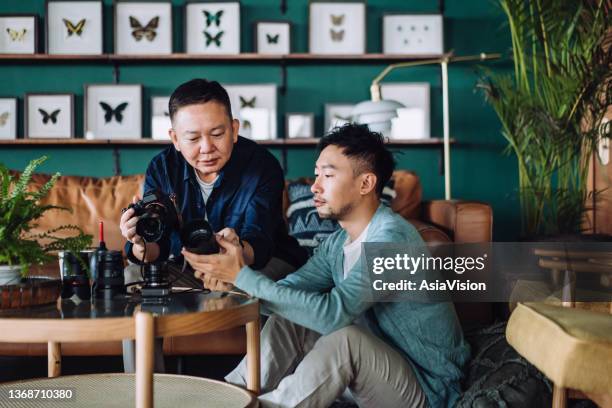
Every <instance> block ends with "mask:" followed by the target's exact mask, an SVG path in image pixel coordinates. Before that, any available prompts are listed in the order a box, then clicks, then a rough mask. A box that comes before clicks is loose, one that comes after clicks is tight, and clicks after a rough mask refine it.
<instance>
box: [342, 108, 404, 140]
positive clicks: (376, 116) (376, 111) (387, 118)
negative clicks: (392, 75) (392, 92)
mask: <svg viewBox="0 0 612 408" xmlns="http://www.w3.org/2000/svg"><path fill="white" fill-rule="evenodd" d="M403 107H404V105H402V104H401V103H399V102H396V101H392V100H380V101H363V102H360V103H358V104H357V105H355V107H354V108H353V111H352V112H351V113H352V117H353V122H355V123H358V124H362V125H368V127H369V128H370V130H371V131H373V132H380V133H382V134H383V135H385V136H389V135H390V134H391V119H393V118H395V117H397V110H398V109H399V108H403Z"/></svg>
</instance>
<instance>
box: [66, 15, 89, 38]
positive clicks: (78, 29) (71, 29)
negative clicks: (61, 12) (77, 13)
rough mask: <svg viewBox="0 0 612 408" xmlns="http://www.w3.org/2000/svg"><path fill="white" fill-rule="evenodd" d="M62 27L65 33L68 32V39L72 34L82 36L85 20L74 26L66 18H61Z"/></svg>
mask: <svg viewBox="0 0 612 408" xmlns="http://www.w3.org/2000/svg"><path fill="white" fill-rule="evenodd" d="M62 21H63V22H64V25H65V26H66V31H67V32H68V37H72V35H73V34H76V35H78V36H79V37H80V36H81V34H83V29H84V28H85V22H86V21H87V20H86V19H82V20H80V21H79V22H78V23H76V24H74V23H73V22H72V21H70V20H68V19H67V18H62Z"/></svg>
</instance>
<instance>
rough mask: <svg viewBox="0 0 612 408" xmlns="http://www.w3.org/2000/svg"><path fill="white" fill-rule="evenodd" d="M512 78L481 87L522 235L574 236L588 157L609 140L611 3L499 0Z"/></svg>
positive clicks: (489, 79) (585, 198) (485, 81)
mask: <svg viewBox="0 0 612 408" xmlns="http://www.w3.org/2000/svg"><path fill="white" fill-rule="evenodd" d="M499 4H500V6H501V8H502V10H503V11H504V14H505V15H506V17H507V22H508V27H509V29H510V34H511V38H512V56H513V63H514V72H513V74H494V73H492V72H490V71H488V72H487V73H486V74H485V75H484V77H483V78H482V80H481V81H480V83H479V87H480V88H481V89H482V90H483V91H484V95H485V97H486V100H487V101H488V102H489V103H490V104H491V106H492V107H493V109H494V110H495V112H496V113H497V116H498V117H499V119H500V121H501V124H502V135H503V136H504V138H505V139H506V140H507V142H508V149H507V151H508V152H512V153H514V155H515V156H516V159H517V165H518V174H519V197H520V205H521V218H522V220H521V221H522V234H523V238H525V239H529V238H534V237H550V236H564V235H565V236H576V235H578V234H579V233H580V232H582V230H583V227H584V214H585V211H586V210H588V208H587V203H588V202H592V201H593V200H594V199H595V198H596V196H595V197H594V196H592V195H590V194H596V193H597V192H593V193H589V192H588V190H587V177H588V170H589V158H590V157H591V156H592V155H593V152H595V151H596V150H597V146H598V143H599V141H600V140H601V139H602V138H610V137H611V136H612V130H611V127H610V124H609V123H608V124H607V125H606V124H605V120H603V119H604V117H605V115H606V113H607V111H608V109H609V106H610V105H611V104H612V86H610V84H612V47H610V46H609V45H606V42H607V41H609V37H610V32H609V28H610V11H611V10H610V5H609V3H608V2H606V1H603V0H594V1H589V2H583V1H567V0H547V1H543V0H499Z"/></svg>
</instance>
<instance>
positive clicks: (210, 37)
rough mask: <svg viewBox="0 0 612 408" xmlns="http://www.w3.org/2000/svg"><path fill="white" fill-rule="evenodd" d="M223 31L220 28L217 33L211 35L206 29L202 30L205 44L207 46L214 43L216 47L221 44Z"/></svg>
mask: <svg viewBox="0 0 612 408" xmlns="http://www.w3.org/2000/svg"><path fill="white" fill-rule="evenodd" d="M223 33H224V31H223V30H221V31H219V32H218V33H217V35H214V36H213V35H212V34H210V33H209V32H208V31H204V35H205V36H206V46H207V47H208V46H209V45H210V44H211V43H214V44H215V45H216V46H217V47H220V46H221V37H222V36H223Z"/></svg>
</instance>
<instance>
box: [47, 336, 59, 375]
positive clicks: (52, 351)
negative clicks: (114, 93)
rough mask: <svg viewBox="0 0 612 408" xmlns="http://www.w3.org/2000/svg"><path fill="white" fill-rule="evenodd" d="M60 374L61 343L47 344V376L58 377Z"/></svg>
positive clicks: (51, 342)
mask: <svg viewBox="0 0 612 408" xmlns="http://www.w3.org/2000/svg"><path fill="white" fill-rule="evenodd" d="M61 374H62V347H61V343H57V342H54V341H50V342H48V343H47V376H48V377H59V376H60V375H61Z"/></svg>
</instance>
